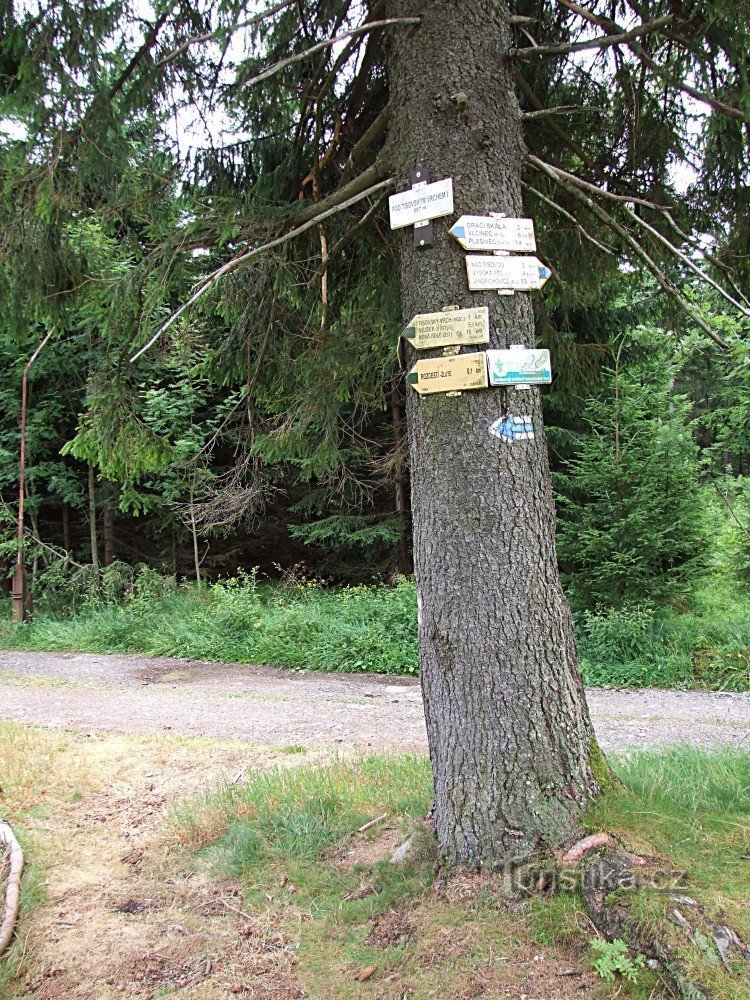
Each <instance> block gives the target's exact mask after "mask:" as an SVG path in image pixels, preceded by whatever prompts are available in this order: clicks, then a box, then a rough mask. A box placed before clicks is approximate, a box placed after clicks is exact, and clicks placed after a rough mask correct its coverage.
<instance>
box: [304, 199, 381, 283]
mask: <svg viewBox="0 0 750 1000" xmlns="http://www.w3.org/2000/svg"><path fill="white" fill-rule="evenodd" d="M384 200H385V195H381V197H380V198H378V200H377V201H376V202H375V203H374V204H373V205H371V206H370V207H369V208H368V209H367V211H366V212H365V214H364V215H363V216H362V218H361V219H360V220H359V222H356V223H355V224H354V225H353V226H352V227H351V229H347V231H346V232H345V233H344V235H343V236H342V237H341V238H340V239H339V240H338V241H337V242H336V243H334V245H333V249H332V250H331V252H330V253H329V254H328V256H327V257H326V259H325V260H324V261H323V263H322V264H321V265H320V267H319V268H318V270H317V271H316V272H315V274H314V275H313V276H312V278H311V281H315V279H316V278H320V277H322V275H323V273H324V272H325V271H326V270H327V269H328V268H329V267H330V264H331V261H332V260H333V259H334V258H335V257H337V256H338V255H339V254H340V253H341V251H342V250H343V249H344V247H346V246H348V244H349V243H351V241H352V240H353V239H354V237H355V236H356V235H357V233H358V232H360V231H361V230H362V229H364V228H365V226H366V225H367V223H368V222H369V221H370V219H371V218H372V217H373V215H375V213H376V212H377V211H378V209H379V208H380V206H381V205H382V204H383V201H384Z"/></svg>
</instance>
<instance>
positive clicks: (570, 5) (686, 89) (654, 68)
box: [532, 0, 747, 122]
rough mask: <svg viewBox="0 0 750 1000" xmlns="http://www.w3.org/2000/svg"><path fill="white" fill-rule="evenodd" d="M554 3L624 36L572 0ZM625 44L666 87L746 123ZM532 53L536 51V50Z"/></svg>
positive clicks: (733, 110) (736, 112) (611, 23)
mask: <svg viewBox="0 0 750 1000" xmlns="http://www.w3.org/2000/svg"><path fill="white" fill-rule="evenodd" d="M556 2H557V3H559V4H562V6H563V7H567V9H568V10H570V11H572V12H573V13H574V14H577V15H578V16H579V17H582V18H584V20H586V21H588V22H589V23H590V24H595V25H596V26H597V27H599V28H603V29H604V30H605V31H606V32H607V34H609V35H623V34H625V29H624V28H622V27H621V26H620V25H619V24H618V23H617V22H616V21H612V20H611V19H610V18H608V17H600V16H598V15H596V14H593V13H592V12H591V11H589V10H586V9H585V7H582V6H581V5H580V4H578V3H575V2H574V0H556ZM626 44H627V45H628V47H629V48H630V50H631V51H632V52H633V54H634V55H635V56H636V57H637V58H638V59H640V61H641V62H642V63H643V64H644V66H647V67H648V68H649V69H650V70H651V72H652V73H655V74H656V75H657V76H658V77H660V78H661V79H662V80H665V81H666V83H667V84H668V85H670V86H673V87H675V88H676V89H677V90H681V91H682V92H683V93H684V94H688V95H689V96H690V97H692V98H694V99H695V100H696V101H700V103H701V104H707V105H708V107H710V108H712V109H713V110H714V111H718V112H719V114H722V115H726V116H727V117H728V118H734V119H735V120H736V121H741V122H745V121H747V115H746V114H745V112H743V111H741V110H740V109H739V108H735V107H734V106H733V105H732V104H727V103H726V102H725V101H720V100H719V99H718V98H717V97H714V96H713V95H712V94H707V93H706V92H705V91H703V90H698V89H697V88H696V87H693V86H692V85H691V84H689V83H686V82H685V81H684V80H680V81H676V80H674V79H673V78H672V76H671V74H670V73H669V70H668V69H667V67H666V66H660V65H659V64H658V63H657V62H656V60H655V59H653V58H652V57H651V56H650V55H649V54H648V53H647V52H646V51H645V50H644V49H643V48H642V46H641V45H639V44H638V42H637V41H636V40H635V39H631V40H630V41H628V42H626ZM532 51H536V49H534V50H532Z"/></svg>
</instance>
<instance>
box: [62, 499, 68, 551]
mask: <svg viewBox="0 0 750 1000" xmlns="http://www.w3.org/2000/svg"><path fill="white" fill-rule="evenodd" d="M62 535H63V548H64V549H65V551H66V552H67V553H70V504H69V503H66V501H65V500H63V502H62Z"/></svg>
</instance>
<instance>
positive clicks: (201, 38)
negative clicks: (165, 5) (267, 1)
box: [156, 0, 294, 69]
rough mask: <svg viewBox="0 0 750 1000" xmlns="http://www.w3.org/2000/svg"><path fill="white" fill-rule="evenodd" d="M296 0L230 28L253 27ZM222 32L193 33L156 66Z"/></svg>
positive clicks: (173, 58) (231, 29) (164, 64)
mask: <svg viewBox="0 0 750 1000" xmlns="http://www.w3.org/2000/svg"><path fill="white" fill-rule="evenodd" d="M293 3H294V0H283V2H282V3H278V4H276V6H275V7H271V8H269V9H268V10H265V11H263V12H262V13H261V14H256V15H255V17H251V18H249V19H248V20H247V21H240V22H238V23H237V24H233V25H232V27H231V28H230V32H231V33H232V34H233V33H234V32H235V31H241V30H242V29H243V28H252V27H254V26H255V25H256V24H260V23H261V21H265V20H266V19H267V18H269V17H273V15H274V14H278V13H279V11H282V10H286V8H287V7H291V6H292V4H293ZM220 33H221V29H218V30H216V31H206V32H204V33H203V34H202V35H193V37H192V38H187V39H186V40H185V41H184V42H183V43H182V45H179V46H178V47H177V48H176V49H173V50H172V52H168V53H167V55H165V56H162V58H161V59H160V60H159V61H158V63H157V64H156V68H157V69H159V67H160V66H166V65H167V63H170V62H172V61H173V60H175V59H177V58H178V57H179V56H181V55H182V53H183V52H185V51H186V50H187V49H189V48H190V46H191V45H199V44H200V43H201V42H209V41H211V39H213V38H217V37H218V36H219V34H220Z"/></svg>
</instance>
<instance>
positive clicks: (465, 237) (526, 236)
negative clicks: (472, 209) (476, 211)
mask: <svg viewBox="0 0 750 1000" xmlns="http://www.w3.org/2000/svg"><path fill="white" fill-rule="evenodd" d="M451 235H452V236H455V237H456V239H457V240H458V242H459V243H460V244H461V246H462V247H463V248H464V250H515V251H516V252H517V253H533V252H534V251H535V250H536V239H535V238H534V223H533V222H532V220H531V219H506V218H504V217H501V216H495V215H491V216H486V215H462V216H461V218H460V219H459V220H458V222H456V223H455V225H453V226H452V227H451Z"/></svg>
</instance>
